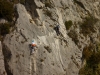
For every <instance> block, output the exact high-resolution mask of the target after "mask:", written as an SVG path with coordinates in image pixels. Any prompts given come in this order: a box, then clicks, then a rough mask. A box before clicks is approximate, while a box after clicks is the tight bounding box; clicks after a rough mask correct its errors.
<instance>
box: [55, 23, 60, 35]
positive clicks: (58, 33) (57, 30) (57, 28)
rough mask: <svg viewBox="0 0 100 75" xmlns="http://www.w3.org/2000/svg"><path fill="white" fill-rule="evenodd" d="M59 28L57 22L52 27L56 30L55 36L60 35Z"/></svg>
mask: <svg viewBox="0 0 100 75" xmlns="http://www.w3.org/2000/svg"><path fill="white" fill-rule="evenodd" d="M59 28H60V26H59V24H57V25H56V27H54V30H55V31H56V33H57V36H58V35H60V31H59Z"/></svg>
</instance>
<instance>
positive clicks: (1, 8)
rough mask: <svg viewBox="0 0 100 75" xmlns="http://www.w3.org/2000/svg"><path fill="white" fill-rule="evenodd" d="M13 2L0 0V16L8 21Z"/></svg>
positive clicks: (10, 19) (11, 17)
mask: <svg viewBox="0 0 100 75" xmlns="http://www.w3.org/2000/svg"><path fill="white" fill-rule="evenodd" d="M13 13H14V9H13V4H12V3H10V2H7V1H5V0H1V1H0V18H5V19H6V20H8V21H12V19H13Z"/></svg>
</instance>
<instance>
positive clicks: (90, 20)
mask: <svg viewBox="0 0 100 75" xmlns="http://www.w3.org/2000/svg"><path fill="white" fill-rule="evenodd" d="M97 21H98V19H96V18H94V17H93V16H89V17H86V18H85V20H84V22H83V23H82V24H81V26H80V27H81V33H83V35H88V34H90V33H91V32H92V33H94V32H95V27H94V25H95V23H96V22H97Z"/></svg>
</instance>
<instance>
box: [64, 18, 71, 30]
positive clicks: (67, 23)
mask: <svg viewBox="0 0 100 75" xmlns="http://www.w3.org/2000/svg"><path fill="white" fill-rule="evenodd" d="M72 25H73V23H72V21H71V20H69V21H65V27H66V29H67V30H69V28H70V27H71V26H72Z"/></svg>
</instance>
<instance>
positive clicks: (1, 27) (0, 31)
mask: <svg viewBox="0 0 100 75" xmlns="http://www.w3.org/2000/svg"><path fill="white" fill-rule="evenodd" d="M10 26H11V24H10V23H4V24H0V35H5V34H8V33H9V32H10Z"/></svg>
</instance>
